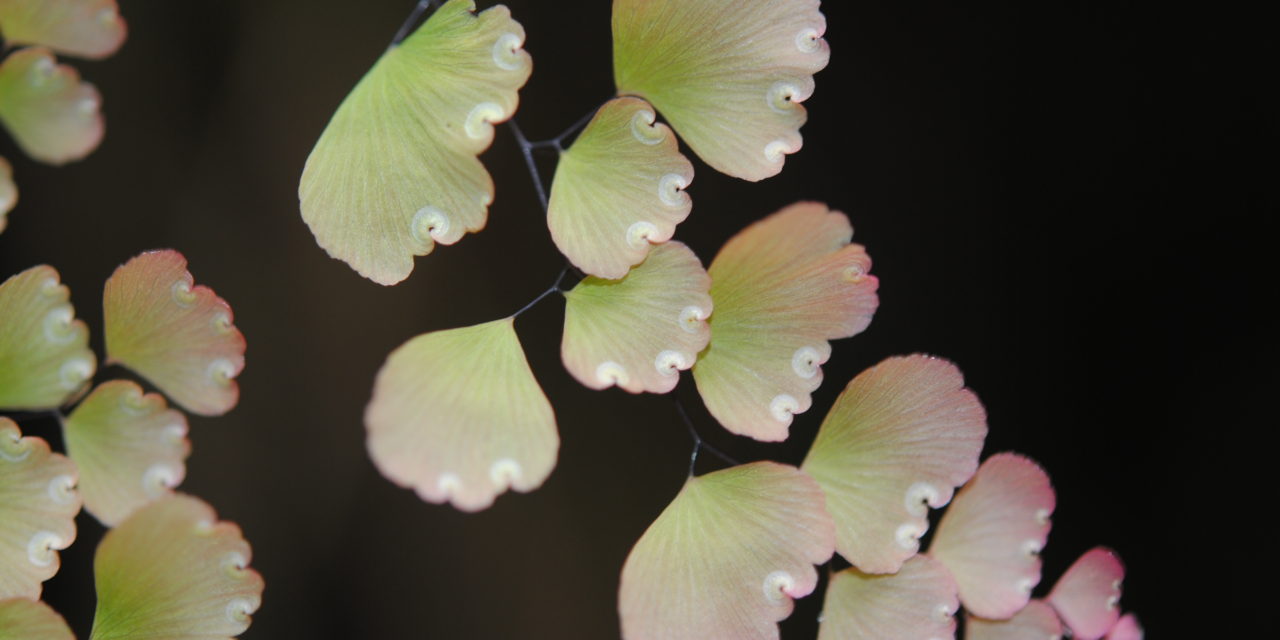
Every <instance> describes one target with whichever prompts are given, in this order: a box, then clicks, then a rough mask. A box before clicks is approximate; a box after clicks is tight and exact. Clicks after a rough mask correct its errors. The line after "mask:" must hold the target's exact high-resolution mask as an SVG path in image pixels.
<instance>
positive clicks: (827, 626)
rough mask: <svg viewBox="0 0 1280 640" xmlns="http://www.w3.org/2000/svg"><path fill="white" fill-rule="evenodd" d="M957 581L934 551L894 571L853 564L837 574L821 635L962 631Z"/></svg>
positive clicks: (938, 636) (887, 637) (869, 638)
mask: <svg viewBox="0 0 1280 640" xmlns="http://www.w3.org/2000/svg"><path fill="white" fill-rule="evenodd" d="M959 608H960V601H959V599H958V598H957V597H956V583H955V581H954V580H952V579H951V574H949V573H947V569H946V567H944V566H942V563H940V562H938V561H937V560H934V559H933V558H930V557H928V556H916V557H914V558H911V559H910V560H907V561H906V563H905V564H903V565H902V568H901V569H900V570H899V571H898V572H897V573H894V574H889V575H872V574H867V573H863V572H861V571H858V570H857V569H856V568H849V569H846V570H844V571H841V572H840V573H837V574H835V575H833V576H831V582H830V584H828V585H827V598H826V601H825V602H824V603H823V607H822V625H821V626H820V627H818V640H899V639H901V640H912V639H916V638H919V639H921V640H923V639H925V638H928V639H929V640H942V639H943V638H954V637H955V635H956V620H955V617H954V616H955V613H956V611H957V610H958V609H959Z"/></svg>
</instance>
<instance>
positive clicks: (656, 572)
mask: <svg viewBox="0 0 1280 640" xmlns="http://www.w3.org/2000/svg"><path fill="white" fill-rule="evenodd" d="M822 505H823V500H822V491H821V489H819V488H818V486H817V484H816V483H815V482H814V481H813V480H812V479H811V478H809V476H807V475H805V474H804V472H802V471H800V470H798V469H796V468H795V467H790V466H786V465H781V464H777V463H774V462H754V463H751V464H746V465H741V466H737V467H732V468H729V469H723V470H721V471H715V472H712V473H708V474H706V475H704V476H700V477H696V478H694V477H691V478H689V480H688V481H687V482H686V483H685V485H684V488H682V489H681V490H680V493H679V495H677V496H676V498H675V500H673V501H672V502H671V504H670V505H668V506H667V508H666V509H665V510H664V511H663V512H662V515H660V516H658V519H657V520H655V521H654V522H653V524H652V525H649V529H648V531H645V533H644V536H642V537H641V538H640V541H639V542H637V543H636V546H635V547H634V548H633V549H632V550H631V554H630V555H629V556H627V562H626V564H625V565H624V566H623V568H622V585H621V587H620V589H619V593H618V612H619V616H620V618H621V620H622V637H623V638H624V639H626V640H707V639H711V638H717V639H718V638H726V639H727V638H733V639H734V640H757V639H762V640H764V639H776V638H778V625H777V622H778V621H779V620H782V619H783V618H786V617H787V616H789V615H791V609H792V607H793V603H792V598H800V597H804V596H806V595H808V594H809V593H811V592H812V591H813V589H814V587H815V586H816V585H817V583H818V574H817V572H816V571H815V570H814V567H813V565H816V564H821V563H823V562H826V561H827V559H828V558H830V557H831V553H832V549H833V547H834V544H835V538H834V532H833V530H832V528H833V525H832V523H831V516H829V515H827V512H826V511H825V510H824V509H823V506H822Z"/></svg>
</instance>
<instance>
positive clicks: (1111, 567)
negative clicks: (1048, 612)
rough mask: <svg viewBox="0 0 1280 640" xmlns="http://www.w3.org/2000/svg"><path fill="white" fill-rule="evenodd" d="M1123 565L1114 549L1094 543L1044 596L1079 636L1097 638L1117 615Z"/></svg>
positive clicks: (1113, 621)
mask: <svg viewBox="0 0 1280 640" xmlns="http://www.w3.org/2000/svg"><path fill="white" fill-rule="evenodd" d="M1123 581H1124V565H1123V564H1121V563H1120V557H1119V556H1117V555H1116V554H1115V552H1114V551H1112V550H1110V549H1107V548H1105V547H1094V548H1093V549H1090V550H1089V551H1086V552H1085V554H1084V555H1082V556H1080V559H1078V560H1076V561H1075V563H1074V564H1072V565H1071V567H1070V568H1069V569H1067V572H1066V573H1064V574H1062V577H1061V578H1059V579H1058V583H1057V584H1056V585H1054V586H1053V590H1052V591H1050V592H1049V597H1048V598H1046V600H1048V602H1049V604H1051V605H1053V608H1054V609H1056V610H1057V611H1058V615H1059V616H1061V617H1062V621H1063V622H1065V623H1066V625H1067V626H1068V627H1070V628H1071V632H1072V633H1073V634H1074V636H1075V637H1076V638H1079V639H1080V640H1097V639H1098V638H1101V637H1102V636H1104V635H1106V633H1107V632H1108V631H1110V630H1111V627H1112V626H1114V625H1115V624H1116V621H1118V620H1119V619H1120V584H1121V583H1122V582H1123Z"/></svg>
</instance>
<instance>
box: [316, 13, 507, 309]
mask: <svg viewBox="0 0 1280 640" xmlns="http://www.w3.org/2000/svg"><path fill="white" fill-rule="evenodd" d="M474 10H475V3H474V2H472V0H449V2H446V3H445V4H444V6H442V7H440V8H439V9H437V10H436V12H435V13H434V14H432V16H431V17H430V18H428V19H427V21H426V22H425V23H424V24H423V25H422V26H421V27H419V28H418V30H417V31H416V32H414V33H413V34H412V35H410V36H409V37H408V38H406V39H405V40H404V42H402V43H400V44H399V45H396V46H393V47H391V48H390V49H388V50H387V52H386V53H384V54H383V55H382V57H381V58H379V59H378V61H377V63H375V64H374V66H373V68H372V69H370V70H369V72H368V73H367V74H366V75H365V76H364V78H363V79H361V80H360V82H359V84H357V85H356V87H355V89H352V91H351V93H350V94H349V95H348V96H347V98H346V99H345V100H344V101H343V102H342V105H341V106H339V107H338V111H337V113H335V114H334V115H333V119H332V120H330V121H329V125H328V126H327V127H326V128H325V130H324V133H322V134H321V135H320V140H319V141H318V142H316V146H315V148H314V149H313V150H312V151H311V156H310V157H308V158H307V163H306V167H305V168H304V169H303V171H302V182H301V184H300V185H299V186H298V198H299V200H300V204H301V208H302V218H303V219H304V220H305V221H306V222H307V225H308V226H310V227H311V232H312V233H313V234H315V237H316V241H317V242H318V243H319V244H320V246H321V247H323V248H324V250H325V251H327V252H328V253H329V255H331V256H333V257H335V258H338V259H339V260H343V261H345V262H346V263H347V264H349V265H351V267H352V268H353V269H355V270H356V271H357V272H359V273H360V275H362V276H365V277H366V278H369V279H371V280H373V281H375V282H378V283H379V284H384V285H391V284H395V283H397V282H400V281H401V280H404V279H405V278H406V277H408V276H409V272H410V271H412V270H413V256H415V255H426V254H428V253H430V252H431V250H432V249H433V248H434V247H435V243H437V242H439V243H442V244H453V243H455V242H457V241H458V240H460V239H461V238H462V236H463V234H465V233H467V232H469V231H472V232H474V231H479V230H480V229H482V228H484V225H485V221H486V220H487V218H488V207H489V204H490V203H491V202H492V201H493V180H492V179H491V178H490V177H489V173H488V171H486V170H485V168H484V165H482V164H481V163H480V160H479V159H477V158H476V155H477V154H479V153H480V152H481V151H484V150H485V149H486V148H488V146H489V144H490V142H492V141H493V126H492V123H495V122H501V121H503V120H506V119H507V118H510V117H511V115H512V114H513V113H515V110H516V104H517V102H518V97H517V95H516V91H517V90H518V89H519V88H520V87H522V86H524V83H525V81H526V80H527V79H528V78H529V73H530V71H531V69H532V63H531V62H530V59H529V55H528V54H527V53H525V51H524V50H523V49H521V47H522V46H523V44H524V28H523V27H521V26H520V24H519V23H518V22H516V21H515V20H512V19H511V12H510V11H508V10H507V8H506V7H504V6H502V5H498V6H496V7H493V8H492V9H488V10H486V11H483V12H481V13H480V14H478V15H477V14H473V13H472V12H473V11H474Z"/></svg>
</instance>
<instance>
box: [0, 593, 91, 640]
mask: <svg viewBox="0 0 1280 640" xmlns="http://www.w3.org/2000/svg"><path fill="white" fill-rule="evenodd" d="M75 638H76V637H75V635H74V634H72V633H71V628H70V627H68V626H67V621H66V620H63V619H62V616H60V615H58V612H57V611H54V610H53V609H51V608H49V605H47V604H45V603H43V602H40V601H39V600H32V599H30V598H9V599H6V600H0V640H75Z"/></svg>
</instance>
